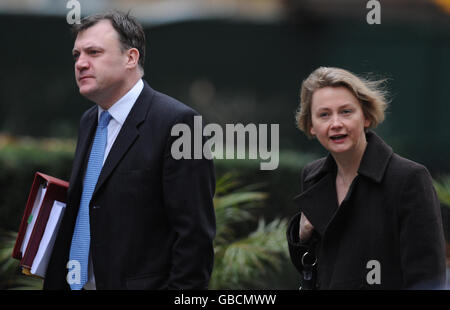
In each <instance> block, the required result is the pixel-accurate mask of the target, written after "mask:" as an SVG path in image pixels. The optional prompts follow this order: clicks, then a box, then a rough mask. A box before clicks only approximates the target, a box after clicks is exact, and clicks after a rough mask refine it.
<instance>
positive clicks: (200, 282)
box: [163, 111, 216, 289]
mask: <svg viewBox="0 0 450 310" xmlns="http://www.w3.org/2000/svg"><path fill="white" fill-rule="evenodd" d="M194 116H195V114H194V113H193V112H190V111H189V112H187V113H184V114H183V115H182V116H181V117H180V118H178V120H177V121H176V122H175V123H178V124H179V123H182V124H186V125H188V126H189V128H190V129H191V130H190V131H191V137H190V138H191V139H190V142H191V146H192V152H191V155H192V153H193V151H194V149H193V146H194V143H193V134H194V129H193V128H194ZM179 138H180V137H177V136H174V137H170V138H169V139H168V144H167V146H166V150H165V155H164V156H165V158H164V166H163V191H164V204H165V208H166V210H167V215H168V218H169V222H170V225H171V226H172V228H173V229H174V231H175V232H176V240H175V242H174V245H173V248H172V262H173V265H172V268H171V271H170V277H169V289H206V288H207V287H208V283H209V279H210V275H211V272H212V268H213V261H214V248H213V240H214V237H215V233H216V226H215V225H216V224H215V214H214V205H213V197H214V192H215V173H214V166H213V162H212V160H207V159H205V158H203V156H202V159H193V157H192V156H191V159H189V158H181V159H178V160H177V159H174V157H173V156H172V154H171V148H172V144H173V142H174V141H175V140H176V139H179ZM202 145H203V144H202Z"/></svg>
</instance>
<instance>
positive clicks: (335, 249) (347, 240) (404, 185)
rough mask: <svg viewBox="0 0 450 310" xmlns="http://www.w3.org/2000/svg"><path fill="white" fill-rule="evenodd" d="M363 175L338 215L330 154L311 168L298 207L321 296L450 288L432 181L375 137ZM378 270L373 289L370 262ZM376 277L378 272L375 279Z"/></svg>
mask: <svg viewBox="0 0 450 310" xmlns="http://www.w3.org/2000/svg"><path fill="white" fill-rule="evenodd" d="M366 137H367V141H368V145H367V148H366V151H365V153H364V155H363V158H362V160H361V164H360V167H359V170H358V176H357V177H356V178H355V180H354V181H353V183H352V184H351V186H350V189H349V191H348V193H347V196H346V197H345V198H344V200H343V202H342V204H341V205H340V206H339V208H338V202H337V194H336V171H337V168H336V163H335V161H334V159H333V157H332V156H331V155H329V156H328V157H327V158H322V159H319V160H317V161H315V162H313V163H310V164H308V165H307V166H306V167H305V168H304V169H303V173H302V178H301V184H302V193H301V194H300V195H299V196H297V197H296V198H295V201H296V203H297V205H298V207H299V209H300V211H302V212H303V213H304V214H305V215H306V217H307V218H308V219H309V221H310V222H311V224H312V225H313V226H314V229H315V232H314V236H315V237H317V239H318V242H317V243H316V246H315V247H314V248H313V249H312V250H313V251H314V250H315V253H316V255H317V258H318V261H317V264H316V272H317V273H316V274H317V278H316V279H317V282H316V288H318V289H408V288H437V287H442V285H444V283H445V253H444V234H443V228H442V219H441V214H440V204H439V201H438V198H437V195H436V192H435V190H434V187H433V185H432V182H431V177H430V174H429V173H428V171H427V169H426V168H425V167H423V166H422V165H420V164H418V163H415V162H413V161H410V160H408V159H405V158H402V157H400V156H398V155H397V154H395V153H393V151H392V149H391V148H390V147H389V146H388V145H387V144H385V143H384V142H383V140H382V139H381V138H379V137H378V136H377V135H376V134H375V133H374V132H372V131H369V132H368V133H367V134H366ZM299 220H300V212H299V213H298V214H297V215H296V216H294V217H293V218H292V220H291V221H290V224H289V227H288V231H287V238H288V243H289V250H290V255H291V260H292V262H293V264H294V265H295V266H296V267H297V269H298V270H299V272H302V270H303V266H302V264H301V258H302V256H303V254H304V253H305V252H306V251H307V250H308V247H309V246H310V242H307V243H300V242H299V236H298V234H299ZM371 260H377V261H378V262H379V263H380V267H381V268H380V269H381V274H380V275H381V277H380V280H381V283H380V284H370V283H369V282H368V281H367V276H368V273H369V272H370V271H372V270H374V269H373V268H374V267H370V266H369V268H368V266H367V263H368V262H369V261H371ZM371 275H373V273H372V274H371Z"/></svg>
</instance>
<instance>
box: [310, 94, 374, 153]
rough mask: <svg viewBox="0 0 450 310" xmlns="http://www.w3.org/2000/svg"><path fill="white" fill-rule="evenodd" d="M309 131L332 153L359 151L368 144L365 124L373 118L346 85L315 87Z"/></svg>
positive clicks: (367, 124) (366, 125) (368, 123)
mask: <svg viewBox="0 0 450 310" xmlns="http://www.w3.org/2000/svg"><path fill="white" fill-rule="evenodd" d="M311 119H312V126H311V128H310V132H311V134H312V135H314V136H316V137H317V139H318V140H319V142H320V143H321V144H322V146H323V147H324V148H325V149H327V150H328V151H329V152H330V153H332V154H335V155H337V154H344V153H351V152H354V151H358V150H359V147H363V146H364V145H365V141H366V137H365V133H364V128H365V127H369V125H370V120H368V119H366V118H365V117H364V113H363V110H362V108H361V104H360V103H359V101H358V99H356V97H355V96H354V95H353V94H352V93H351V92H350V91H349V90H348V89H347V88H345V87H341V86H340V87H324V88H320V89H318V90H316V91H315V92H314V94H313V97H312V102H311Z"/></svg>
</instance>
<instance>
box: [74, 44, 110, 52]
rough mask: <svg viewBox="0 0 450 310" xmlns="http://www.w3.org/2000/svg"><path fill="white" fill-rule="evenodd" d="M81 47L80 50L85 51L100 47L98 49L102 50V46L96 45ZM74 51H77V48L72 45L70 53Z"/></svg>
mask: <svg viewBox="0 0 450 310" xmlns="http://www.w3.org/2000/svg"><path fill="white" fill-rule="evenodd" d="M81 49H82V50H85V51H88V50H92V49H100V50H103V48H101V47H100V46H98V45H88V46H86V47H83V48H81ZM75 52H79V49H78V48H76V47H74V48H73V49H72V54H73V53H75Z"/></svg>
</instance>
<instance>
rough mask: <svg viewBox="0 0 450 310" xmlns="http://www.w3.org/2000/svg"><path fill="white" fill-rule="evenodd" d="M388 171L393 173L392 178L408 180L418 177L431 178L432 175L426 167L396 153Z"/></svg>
mask: <svg viewBox="0 0 450 310" xmlns="http://www.w3.org/2000/svg"><path fill="white" fill-rule="evenodd" d="M388 171H390V172H391V173H390V175H391V176H392V175H393V176H397V177H399V178H408V177H412V176H416V175H422V176H426V177H430V173H429V171H428V169H427V168H426V167H425V166H424V165H422V164H420V163H418V162H415V161H413V160H411V159H408V158H405V157H402V156H400V155H398V154H396V153H393V154H392V158H391V160H390V163H389V169H388Z"/></svg>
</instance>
